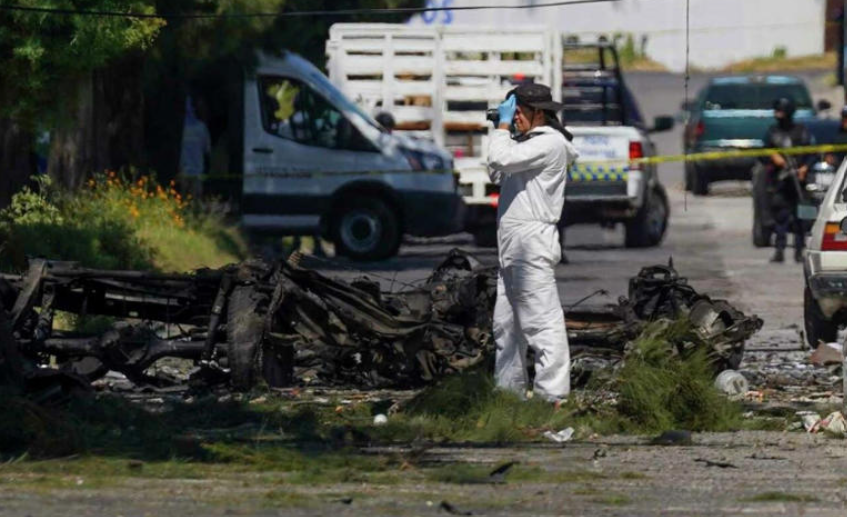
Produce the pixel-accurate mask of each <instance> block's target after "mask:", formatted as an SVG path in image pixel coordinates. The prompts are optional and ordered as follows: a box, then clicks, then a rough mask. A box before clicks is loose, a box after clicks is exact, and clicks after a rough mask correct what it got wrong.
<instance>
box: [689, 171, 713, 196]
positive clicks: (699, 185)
mask: <svg viewBox="0 0 847 517" xmlns="http://www.w3.org/2000/svg"><path fill="white" fill-rule="evenodd" d="M691 192H693V193H694V195H695V196H708V195H709V178H708V177H706V171H704V170H703V168H702V167H698V166H697V165H692V166H691Z"/></svg>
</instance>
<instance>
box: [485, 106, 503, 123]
mask: <svg viewBox="0 0 847 517" xmlns="http://www.w3.org/2000/svg"><path fill="white" fill-rule="evenodd" d="M485 120H490V121H491V123H492V124H494V127H497V126H499V125H500V112H499V111H497V110H496V109H490V110H486V111H485Z"/></svg>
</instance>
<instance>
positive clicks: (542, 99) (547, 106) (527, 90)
mask: <svg viewBox="0 0 847 517" xmlns="http://www.w3.org/2000/svg"><path fill="white" fill-rule="evenodd" d="M511 94H514V95H515V97H516V98H517V101H518V104H522V105H524V106H529V107H530V108H535V109H539V110H545V111H555V112H557V113H558V112H559V111H562V110H563V109H565V105H564V104H562V103H561V102H556V101H554V100H553V93H552V92H551V91H550V88H549V87H547V86H544V85H543V84H535V83H530V84H522V85H520V86H518V87H517V88H515V89H514V90H512V91H510V92H509V95H511ZM509 95H506V98H508V97H509Z"/></svg>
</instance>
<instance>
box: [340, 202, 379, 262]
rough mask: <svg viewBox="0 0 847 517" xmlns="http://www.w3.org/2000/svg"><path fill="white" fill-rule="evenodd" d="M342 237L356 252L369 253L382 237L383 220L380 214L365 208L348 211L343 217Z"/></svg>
mask: <svg viewBox="0 0 847 517" xmlns="http://www.w3.org/2000/svg"><path fill="white" fill-rule="evenodd" d="M340 231H341V239H342V240H343V241H344V245H345V246H346V247H347V248H348V249H349V250H351V251H353V252H355V253H368V252H370V251H372V250H373V249H374V248H376V247H377V246H378V245H379V242H380V239H381V238H382V221H380V219H379V216H378V215H377V214H376V213H374V212H372V211H371V210H367V209H364V208H357V209H355V210H353V211H350V212H347V213H346V214H344V216H343V217H342V218H341V228H340Z"/></svg>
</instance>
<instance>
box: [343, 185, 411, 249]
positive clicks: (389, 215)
mask: <svg viewBox="0 0 847 517" xmlns="http://www.w3.org/2000/svg"><path fill="white" fill-rule="evenodd" d="M333 220H334V223H333V231H332V237H333V241H334V243H335V247H336V249H337V250H338V251H339V252H340V253H341V254H342V255H344V256H346V257H349V258H351V259H353V260H382V259H385V258H388V257H392V256H394V255H396V254H397V250H398V249H399V248H400V241H401V239H402V237H403V235H402V233H401V232H400V221H399V218H398V216H397V214H396V212H395V211H394V210H392V209H391V207H389V206H388V204H386V203H385V202H384V201H383V200H381V199H379V198H376V197H361V198H358V199H351V200H349V201H345V202H344V204H342V205H341V206H340V207H339V208H338V209H337V210H336V211H335V217H334V218H333Z"/></svg>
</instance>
